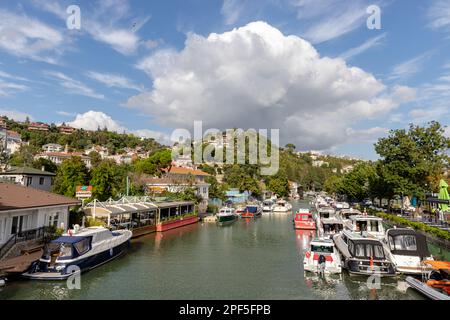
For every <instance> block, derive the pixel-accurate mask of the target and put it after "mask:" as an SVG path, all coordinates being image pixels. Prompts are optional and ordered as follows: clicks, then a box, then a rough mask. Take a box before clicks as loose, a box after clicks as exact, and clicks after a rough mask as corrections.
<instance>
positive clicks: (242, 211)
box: [235, 206, 245, 214]
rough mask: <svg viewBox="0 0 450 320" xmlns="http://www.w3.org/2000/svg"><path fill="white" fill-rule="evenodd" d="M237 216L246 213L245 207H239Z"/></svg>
mask: <svg viewBox="0 0 450 320" xmlns="http://www.w3.org/2000/svg"><path fill="white" fill-rule="evenodd" d="M235 212H236V213H237V214H241V213H244V212H245V206H237V207H236V211H235Z"/></svg>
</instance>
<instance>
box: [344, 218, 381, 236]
mask: <svg viewBox="0 0 450 320" xmlns="http://www.w3.org/2000/svg"><path fill="white" fill-rule="evenodd" d="M344 228H345V229H348V230H350V231H353V232H360V233H361V234H369V235H372V236H374V237H376V238H377V239H380V240H384V238H385V230H384V227H383V219H381V218H379V217H375V216H366V215H357V216H350V217H349V219H348V220H347V221H345V222H344Z"/></svg>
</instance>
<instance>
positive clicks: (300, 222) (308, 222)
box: [294, 209, 316, 230]
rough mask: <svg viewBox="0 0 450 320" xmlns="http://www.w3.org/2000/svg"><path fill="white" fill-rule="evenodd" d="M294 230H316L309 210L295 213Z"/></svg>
mask: <svg viewBox="0 0 450 320" xmlns="http://www.w3.org/2000/svg"><path fill="white" fill-rule="evenodd" d="M294 228H295V229H304V230H316V222H315V221H314V218H313V215H312V213H311V212H309V209H299V210H298V211H297V212H296V213H295V217H294Z"/></svg>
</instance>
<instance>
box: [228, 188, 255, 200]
mask: <svg viewBox="0 0 450 320" xmlns="http://www.w3.org/2000/svg"><path fill="white" fill-rule="evenodd" d="M225 197H226V198H227V202H232V203H245V202H247V201H248V199H249V198H250V192H248V191H244V192H240V191H239V189H234V188H232V189H230V190H228V191H226V192H225Z"/></svg>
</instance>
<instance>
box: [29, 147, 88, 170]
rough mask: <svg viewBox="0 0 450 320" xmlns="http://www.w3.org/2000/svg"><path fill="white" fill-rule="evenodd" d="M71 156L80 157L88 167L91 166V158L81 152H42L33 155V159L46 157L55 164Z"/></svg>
mask: <svg viewBox="0 0 450 320" xmlns="http://www.w3.org/2000/svg"><path fill="white" fill-rule="evenodd" d="M72 157H80V158H81V160H82V161H83V162H84V164H85V165H86V167H88V169H90V168H91V166H92V165H91V158H90V157H89V156H87V155H85V154H83V153H82V152H65V151H64V152H43V153H39V154H37V155H35V156H34V159H35V160H37V159H40V158H42V159H47V160H50V161H52V162H53V163H55V164H56V165H60V164H61V163H63V161H64V160H67V159H70V158H72Z"/></svg>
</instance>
